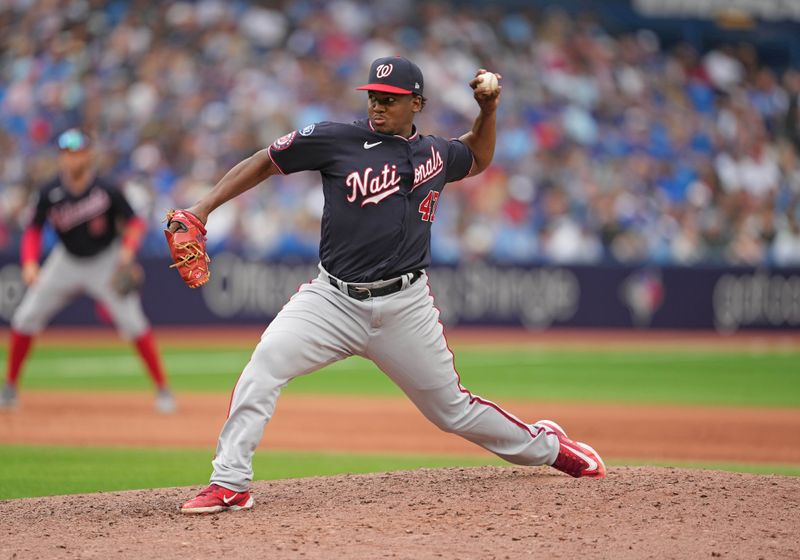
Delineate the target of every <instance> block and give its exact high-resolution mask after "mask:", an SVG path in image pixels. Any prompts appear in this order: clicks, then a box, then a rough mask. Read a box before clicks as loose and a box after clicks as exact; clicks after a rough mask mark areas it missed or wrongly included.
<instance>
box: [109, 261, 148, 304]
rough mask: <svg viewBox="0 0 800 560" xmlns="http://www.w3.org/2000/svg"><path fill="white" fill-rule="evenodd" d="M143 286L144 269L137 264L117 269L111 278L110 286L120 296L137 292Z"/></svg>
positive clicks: (121, 266) (133, 263)
mask: <svg viewBox="0 0 800 560" xmlns="http://www.w3.org/2000/svg"><path fill="white" fill-rule="evenodd" d="M142 284H144V269H143V268H142V266H141V265H140V264H139V263H137V262H132V263H130V264H124V265H120V266H119V267H117V269H116V270H115V271H114V274H113V275H112V276H111V286H112V287H113V288H114V291H115V292H117V293H118V294H119V295H121V296H127V295H128V294H130V293H132V292H135V291H137V290H139V288H141V287H142Z"/></svg>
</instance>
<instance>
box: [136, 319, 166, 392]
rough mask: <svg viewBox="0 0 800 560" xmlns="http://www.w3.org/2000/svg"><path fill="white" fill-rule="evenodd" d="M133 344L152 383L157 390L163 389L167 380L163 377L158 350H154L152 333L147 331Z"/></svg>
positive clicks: (154, 343)
mask: <svg viewBox="0 0 800 560" xmlns="http://www.w3.org/2000/svg"><path fill="white" fill-rule="evenodd" d="M135 343H136V350H137V351H138V352H139V355H140V356H141V357H142V361H143V362H144V363H145V365H146V366H147V371H148V373H149V374H150V377H151V379H152V380H153V383H155V384H156V387H158V388H159V389H164V388H165V387H166V386H167V378H166V375H164V367H163V366H162V365H161V358H159V356H158V350H156V341H155V339H154V338H153V331H147V332H146V333H144V334H143V335H142V336H140V337H139V338H137V339H136V340H135Z"/></svg>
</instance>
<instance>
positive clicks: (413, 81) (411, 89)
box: [356, 56, 425, 95]
mask: <svg viewBox="0 0 800 560" xmlns="http://www.w3.org/2000/svg"><path fill="white" fill-rule="evenodd" d="M424 85H425V83H424V81H423V79H422V70H420V69H419V66H417V65H416V64H414V63H413V62H411V61H410V60H408V59H407V58H403V57H402V56H385V57H383V58H378V59H376V60H374V61H373V62H372V65H371V66H370V67H369V83H367V84H364V85H363V86H358V87H357V88H356V89H365V90H372V91H383V92H386V93H403V94H409V93H413V94H416V95H422V89H423V87H424Z"/></svg>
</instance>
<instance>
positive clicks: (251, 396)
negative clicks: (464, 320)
mask: <svg viewBox="0 0 800 560" xmlns="http://www.w3.org/2000/svg"><path fill="white" fill-rule="evenodd" d="M408 280H409V278H408V277H405V278H404V279H403V282H404V283H403V286H404V289H402V290H401V291H399V292H396V293H394V294H390V295H387V296H383V297H375V298H371V299H367V300H365V301H358V300H356V299H353V298H351V297H349V296H348V295H345V293H343V292H342V291H340V290H339V289H337V288H336V287H334V286H332V285H331V284H330V282H329V276H328V275H327V273H326V272H325V271H321V273H320V275H319V276H318V277H317V278H315V279H314V280H312V281H311V282H310V283H308V284H304V285H303V286H301V288H300V290H299V291H298V292H297V293H296V294H295V295H294V296H293V297H292V298H291V299H290V300H289V302H288V303H287V304H286V305H285V306H284V308H283V309H282V310H281V311H280V313H278V316H277V317H276V318H275V319H274V320H273V321H272V323H270V325H269V327H267V329H266V330H265V331H264V333H263V334H262V336H261V340H260V342H259V343H258V345H257V346H256V348H255V350H254V351H253V354H252V356H251V358H250V361H249V362H248V364H247V366H246V367H245V368H244V371H243V372H242V374H241V376H240V378H239V381H238V382H237V384H236V387H235V388H234V390H233V394H232V396H231V405H230V410H229V413H228V419H227V420H226V422H225V425H224V426H223V428H222V432H221V434H220V437H219V441H218V443H217V452H216V456H215V458H214V460H213V463H212V464H213V468H214V471H213V474H212V475H211V482H212V483H216V484H219V485H220V486H224V487H226V488H229V489H231V490H234V491H240V492H241V491H245V490H247V489H248V487H249V485H250V482H251V481H252V479H253V468H252V459H253V453H254V452H255V449H256V447H257V446H258V444H259V442H260V441H261V437H262V435H263V431H264V427H265V426H266V424H267V422H269V420H270V418H271V417H272V414H273V412H274V411H275V403H276V401H277V398H278V395H279V394H280V392H281V389H282V388H283V387H284V386H285V385H286V384H287V383H288V382H289V381H291V380H292V379H294V378H295V377H298V376H300V375H304V374H306V373H310V372H313V371H316V370H318V369H320V368H322V367H324V366H326V365H329V364H332V363H334V362H336V361H338V360H342V359H344V358H347V357H348V356H353V355H358V356H363V357H365V358H368V359H370V360H372V361H373V362H374V363H375V364H376V365H377V366H378V367H379V368H380V369H381V370H382V371H383V372H384V373H385V374H386V375H388V376H389V378H390V379H391V380H392V381H393V382H394V383H395V384H396V385H397V386H398V387H399V388H400V389H402V391H403V392H404V393H405V394H406V395H407V396H408V397H409V398H410V399H411V401H412V402H413V403H414V404H415V405H416V406H417V408H418V409H419V410H420V412H422V414H424V415H425V416H426V417H427V418H428V419H429V420H430V421H431V422H433V423H434V424H435V425H436V426H438V427H439V428H441V429H442V430H444V431H446V432H452V433H455V434H458V435H460V436H461V437H463V438H466V439H467V440H469V441H471V442H473V443H476V444H478V445H480V446H481V447H483V448H485V449H487V450H489V451H491V452H492V453H494V454H496V455H498V456H499V457H502V458H503V459H505V460H507V461H510V462H512V463H516V464H519V465H550V464H552V463H553V462H554V461H555V459H556V457H557V455H558V449H559V444H558V440H557V438H556V436H555V435H552V434H551V435H547V434H545V432H544V430H541V429H538V428H536V427H535V426H533V425H529V424H526V423H524V422H522V421H521V420H519V419H517V418H516V417H514V416H513V415H512V414H510V413H508V412H506V411H504V410H503V409H502V408H500V407H499V406H497V405H496V404H494V403H492V402H490V401H486V400H484V399H481V398H479V397H476V396H474V395H472V394H471V393H469V392H468V391H467V390H466V389H465V388H463V387H462V386H461V384H460V378H459V375H458V373H457V372H456V370H455V367H454V363H453V354H452V352H451V351H450V349H449V348H448V346H447V341H446V340H445V337H444V332H443V327H442V324H441V323H440V322H439V310H438V309H436V308H435V307H434V302H433V297H432V296H431V293H430V289H429V287H428V284H427V275H426V274H423V276H422V277H421V278H419V279H418V280H417V281H416V282H414V283H413V284H411V285H409V281H408ZM340 286H341V284H340ZM355 286H363V285H360V284H355ZM322 429H324V427H323V428H322Z"/></svg>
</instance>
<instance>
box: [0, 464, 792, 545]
mask: <svg viewBox="0 0 800 560" xmlns="http://www.w3.org/2000/svg"><path fill="white" fill-rule="evenodd" d="M197 490H199V487H193V488H166V489H160V490H146V491H133V492H116V493H102V494H90V495H80V496H58V497H50V498H34V499H24V500H11V501H7V502H0V527H2V529H0V531H1V532H0V544H1V545H2V546H0V549H1V550H2V552H3V555H4V557H10V558H16V559H23V558H111V557H113V558H135V559H137V560H140V559H141V558H178V557H181V558H212V557H220V558H228V557H230V558H237V559H243V558H298V557H302V558H320V559H323V558H324V559H330V558H347V559H352V558H364V559H368V558H369V559H371V558H385V557H396V558H413V559H415V560H420V559H424V558H480V559H484V558H486V559H489V558H520V557H528V556H532V557H537V558H580V557H583V558H615V559H623V558H659V559H661V558H710V557H722V558H754V559H755V558H798V557H800V544H799V543H798V540H797V535H798V534H800V478H791V477H778V476H754V475H747V474H735V473H724V472H712V471H695V470H678V469H663V468H612V469H611V470H610V472H609V475H608V478H606V479H605V480H602V481H597V480H585V479H582V480H574V479H571V478H569V477H566V476H564V475H561V474H559V473H557V472H555V471H553V470H552V469H547V468H498V467H481V468H470V469H422V470H418V471H411V472H395V473H385V474H372V475H352V476H335V477H320V478H307V479H294V480H282V481H272V482H257V483H256V484H255V485H254V488H253V491H254V494H255V499H256V507H255V508H254V509H253V510H250V511H243V512H236V513H231V512H229V513H223V514H218V515H205V516H185V515H181V514H180V513H178V512H177V506H178V504H179V503H181V502H182V501H183V500H185V499H188V498H190V497H192V496H193V495H194V494H195V493H196V491H197Z"/></svg>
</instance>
